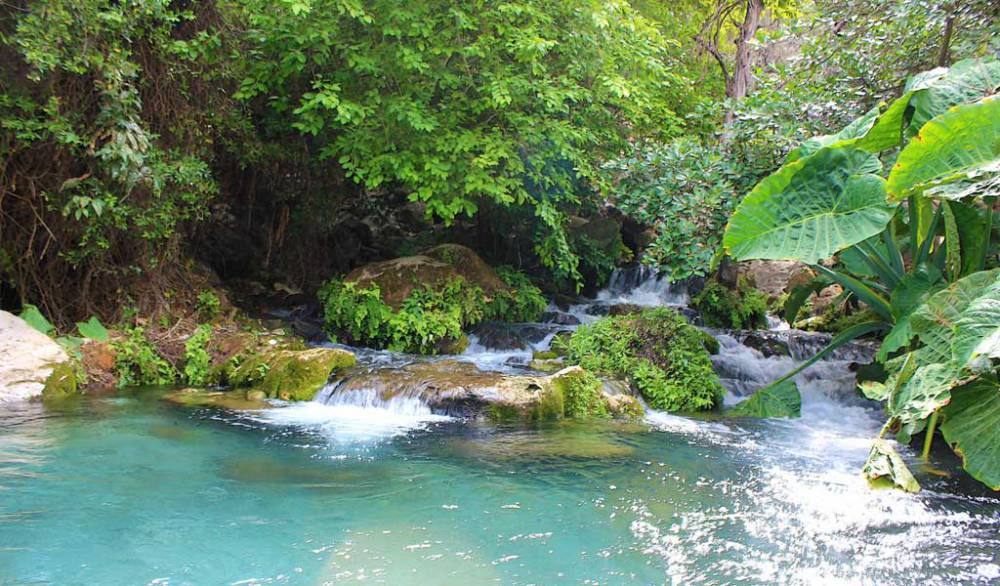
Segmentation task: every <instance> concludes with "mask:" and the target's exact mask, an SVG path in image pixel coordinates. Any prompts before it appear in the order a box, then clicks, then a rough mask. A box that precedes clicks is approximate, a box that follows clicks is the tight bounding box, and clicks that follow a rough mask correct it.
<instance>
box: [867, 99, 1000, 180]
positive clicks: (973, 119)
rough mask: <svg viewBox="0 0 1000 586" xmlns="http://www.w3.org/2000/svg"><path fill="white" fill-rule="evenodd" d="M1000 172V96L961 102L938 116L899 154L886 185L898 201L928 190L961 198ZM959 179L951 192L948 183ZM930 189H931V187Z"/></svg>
mask: <svg viewBox="0 0 1000 586" xmlns="http://www.w3.org/2000/svg"><path fill="white" fill-rule="evenodd" d="M998 172H1000V99H998V98H996V97H995V96H994V97H989V98H985V99H983V100H980V101H978V102H976V103H973V104H965V105H961V106H957V107H955V108H953V109H951V110H949V111H948V112H945V113H944V114H941V115H940V116H938V117H936V118H934V119H933V120H931V121H929V122H928V123H927V124H925V125H924V127H923V128H921V129H920V133H919V134H918V135H917V136H916V138H914V139H913V140H911V141H910V142H909V143H908V144H907V145H906V147H905V148H904V149H903V150H902V152H900V153H899V157H898V158H897V159H896V164H895V165H893V167H892V171H891V172H890V173H889V180H888V182H887V184H886V189H887V190H888V192H889V195H890V196H891V197H892V198H894V199H902V198H905V197H907V196H908V195H910V194H912V193H914V192H920V191H924V193H925V195H926V194H933V195H935V196H937V197H949V198H957V197H962V196H964V195H963V194H965V195H967V194H969V193H974V192H975V186H976V185H979V184H981V183H982V184H985V185H987V186H988V185H990V184H991V183H992V180H993V179H995V177H996V174H997V173H998ZM953 182H959V185H960V186H961V189H959V190H957V191H951V190H947V189H943V186H944V185H947V184H950V183H953ZM928 189H930V191H927V190H928Z"/></svg>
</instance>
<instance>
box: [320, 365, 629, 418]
mask: <svg viewBox="0 0 1000 586" xmlns="http://www.w3.org/2000/svg"><path fill="white" fill-rule="evenodd" d="M362 390H364V391H375V392H376V393H377V394H378V395H379V396H380V397H381V398H382V399H383V400H389V399H392V398H393V397H397V396H405V397H419V398H420V399H421V400H423V401H424V402H425V403H427V404H428V405H430V406H431V407H432V408H433V409H436V410H443V411H448V412H452V413H462V414H463V415H467V416H481V415H485V416H487V417H489V418H491V419H495V420H499V421H510V420H535V421H538V420H550V419H562V418H583V417H588V418H589V417H597V416H600V417H607V416H609V415H610V414H612V413H617V412H624V411H622V410H621V409H617V408H613V406H612V401H613V402H614V405H617V404H618V403H619V402H621V399H620V398H618V397H615V398H614V399H612V397H611V395H610V394H606V393H605V390H604V386H603V385H602V384H601V383H600V381H597V379H595V378H594V377H593V375H591V374H590V373H587V372H585V371H584V370H583V369H581V368H580V367H578V366H574V367H570V368H564V369H563V370H561V371H559V372H556V373H554V374H552V375H549V376H528V375H507V374H502V373H498V372H489V371H483V370H480V369H479V368H477V367H476V366H475V365H474V364H471V363H468V362H459V361H455V360H435V361H427V362H415V363H413V364H408V365H406V366H403V367H397V368H384V369H377V370H373V371H366V372H363V373H358V374H356V375H354V376H351V377H348V378H346V379H345V380H343V381H342V382H341V383H340V385H339V386H338V392H351V391H362ZM626 411H627V410H626Z"/></svg>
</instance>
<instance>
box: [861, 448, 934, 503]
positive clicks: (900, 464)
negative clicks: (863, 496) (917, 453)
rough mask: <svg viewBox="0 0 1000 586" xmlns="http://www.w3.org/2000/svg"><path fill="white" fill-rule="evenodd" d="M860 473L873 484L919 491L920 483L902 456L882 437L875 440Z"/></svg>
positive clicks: (907, 490)
mask: <svg viewBox="0 0 1000 586" xmlns="http://www.w3.org/2000/svg"><path fill="white" fill-rule="evenodd" d="M862 474H864V475H865V478H867V479H868V482H870V483H871V484H872V485H874V486H882V487H888V488H893V487H895V488H900V489H903V490H905V491H906V492H919V491H920V483H918V482H917V479H916V478H914V477H913V474H912V473H910V469H909V468H907V467H906V462H904V461H903V458H902V456H900V455H899V453H898V452H896V448H894V447H893V445H892V443H890V442H889V441H887V440H884V439H877V440H875V443H874V445H872V449H871V452H869V453H868V460H867V461H866V462H865V467H864V468H863V469H862Z"/></svg>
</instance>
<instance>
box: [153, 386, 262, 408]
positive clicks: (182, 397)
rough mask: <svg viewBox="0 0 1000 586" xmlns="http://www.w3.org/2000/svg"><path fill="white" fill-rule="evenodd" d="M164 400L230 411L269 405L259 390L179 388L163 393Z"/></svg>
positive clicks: (188, 405)
mask: <svg viewBox="0 0 1000 586" xmlns="http://www.w3.org/2000/svg"><path fill="white" fill-rule="evenodd" d="M163 398H164V400H166V401H169V402H170V403H174V404H176V405H181V406H184V407H213V408H216V409H230V410H232V411H247V410H257V409H266V408H268V407H269V406H270V405H268V404H267V402H266V401H265V400H264V399H265V398H266V397H265V395H264V393H263V392H260V391H249V392H243V391H227V392H222V391H206V390H205V389H191V388H187V389H181V390H179V391H174V392H172V393H168V394H167V395H164V397H163Z"/></svg>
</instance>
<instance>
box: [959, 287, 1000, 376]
mask: <svg viewBox="0 0 1000 586" xmlns="http://www.w3.org/2000/svg"><path fill="white" fill-rule="evenodd" d="M952 357H953V359H954V361H955V363H956V364H960V365H969V364H970V363H972V362H973V361H975V360H977V359H979V358H980V357H986V358H1000V281H995V282H994V283H993V284H992V285H990V286H989V287H987V288H985V289H984V290H983V291H982V292H981V294H980V295H979V296H978V297H977V298H976V299H974V300H973V301H972V302H971V303H969V307H968V308H966V310H965V311H963V312H962V315H961V316H959V318H958V321H957V322H955V339H954V342H953V343H952Z"/></svg>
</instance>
